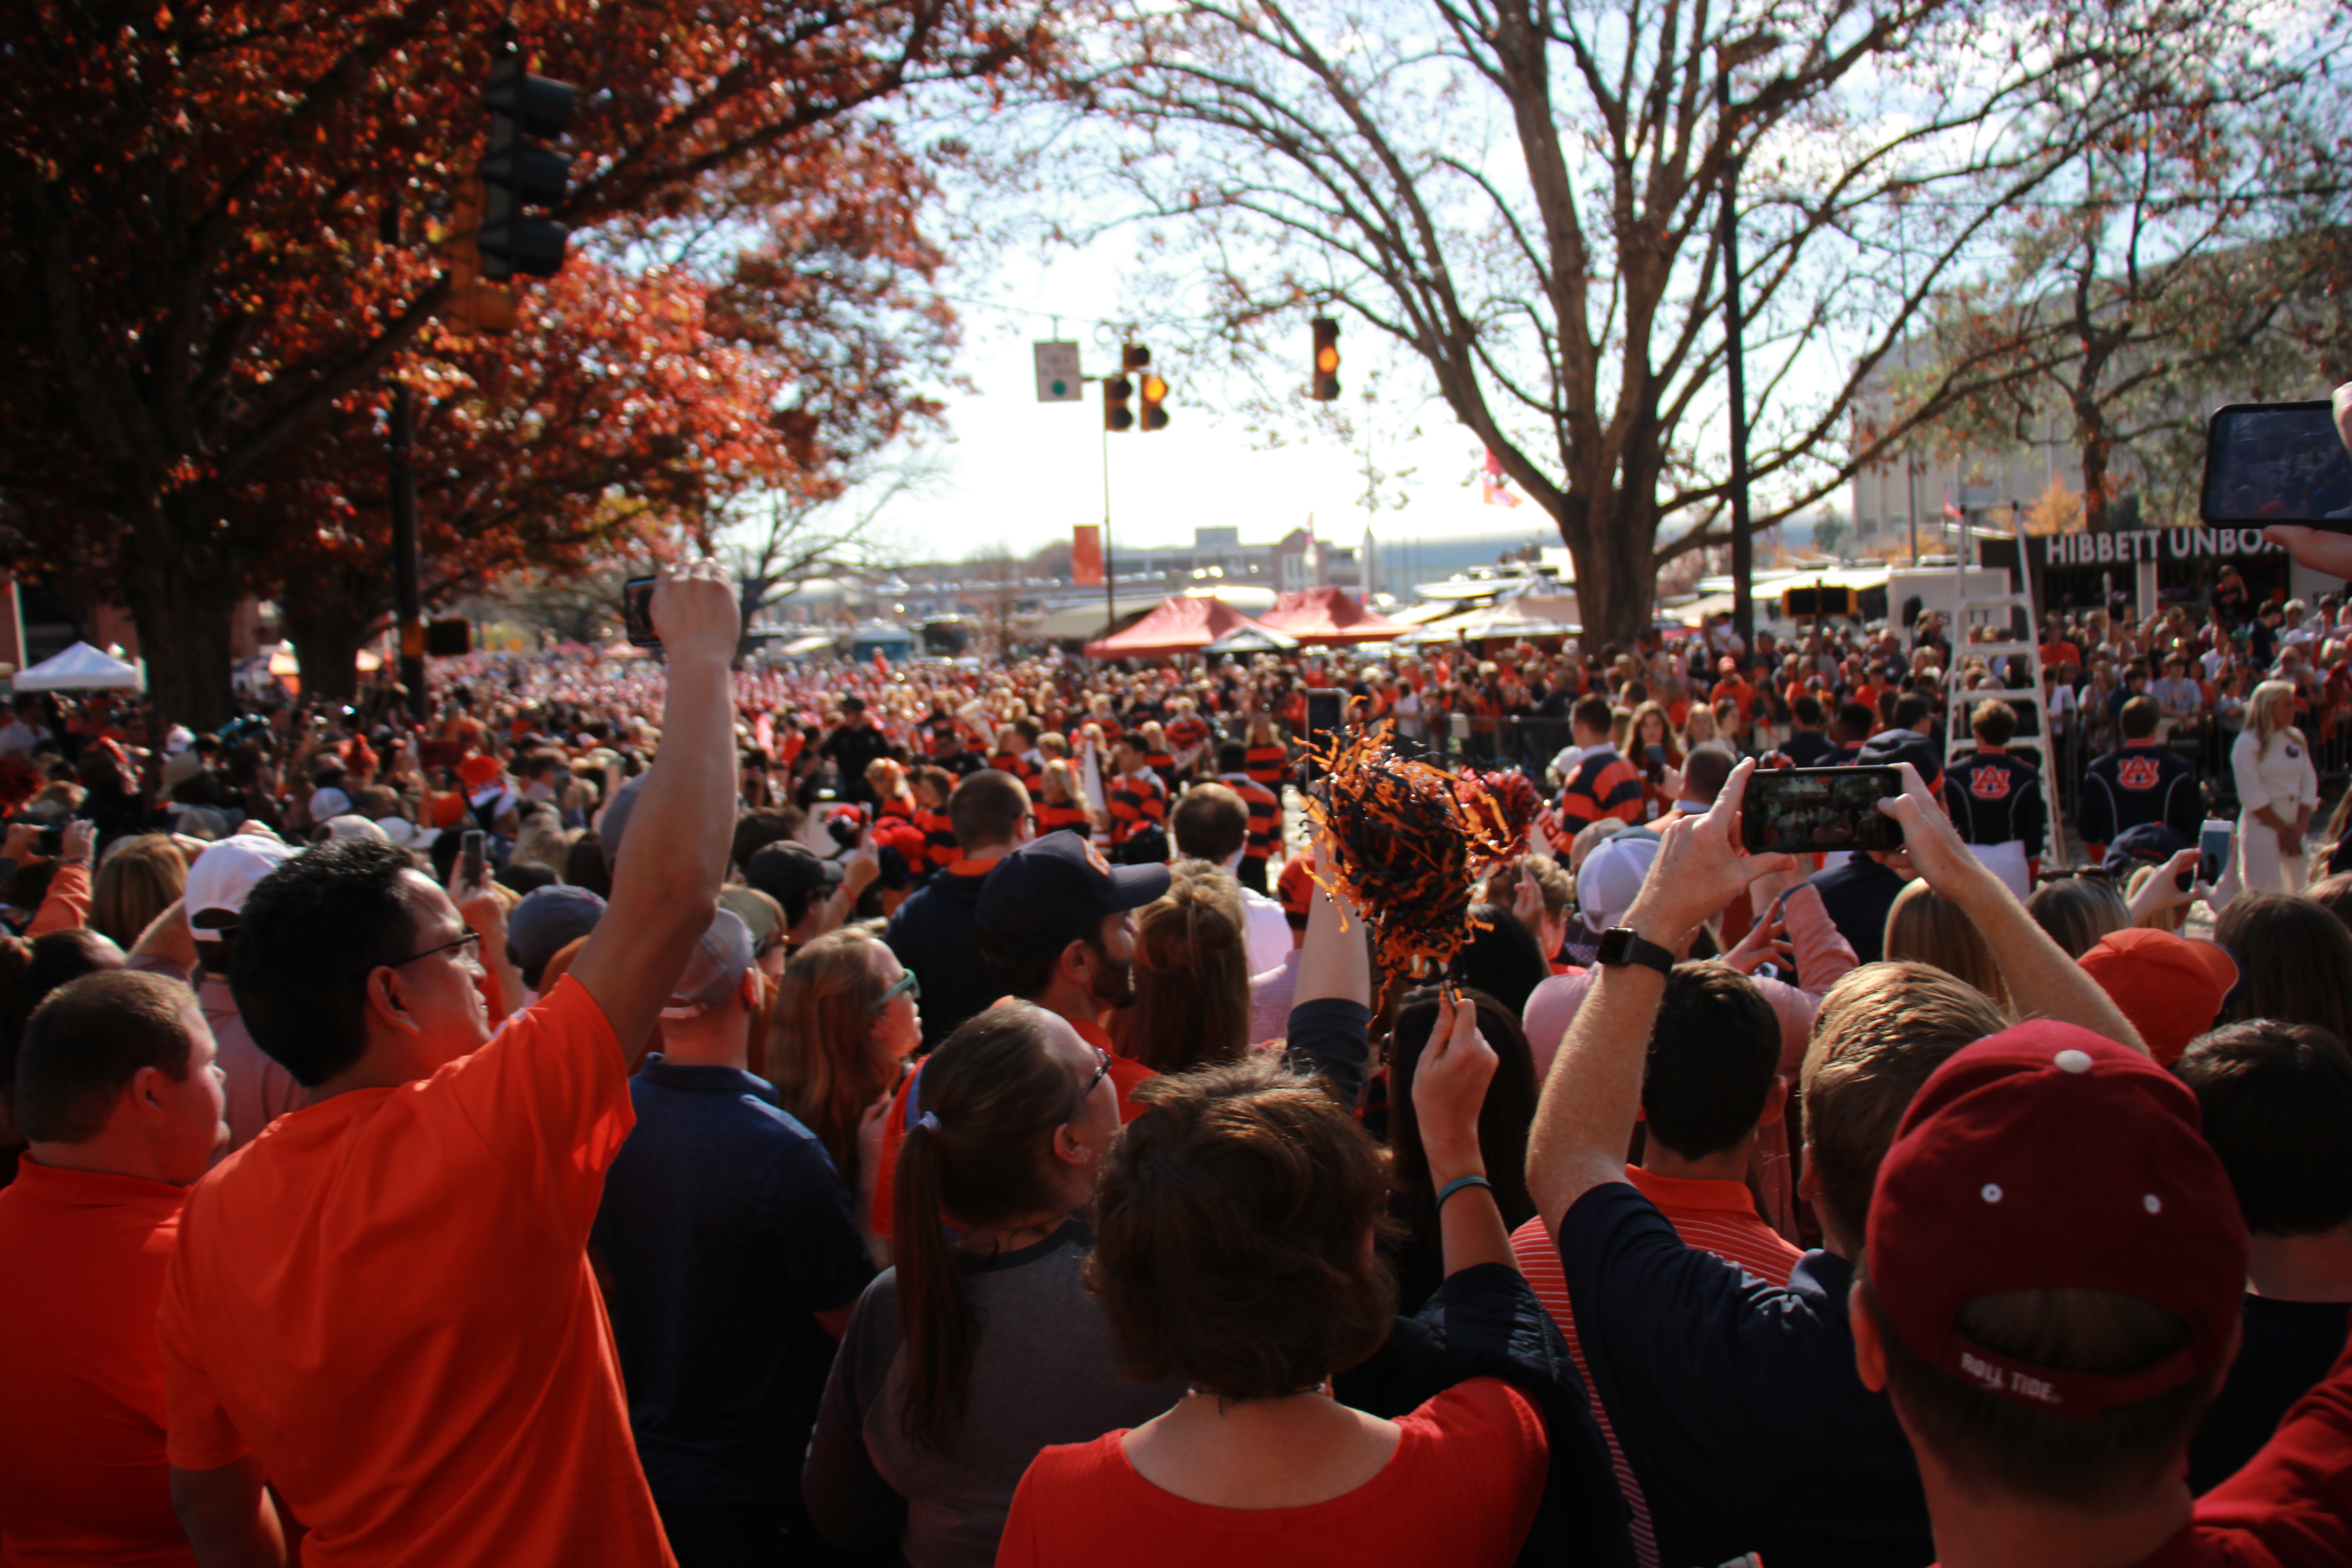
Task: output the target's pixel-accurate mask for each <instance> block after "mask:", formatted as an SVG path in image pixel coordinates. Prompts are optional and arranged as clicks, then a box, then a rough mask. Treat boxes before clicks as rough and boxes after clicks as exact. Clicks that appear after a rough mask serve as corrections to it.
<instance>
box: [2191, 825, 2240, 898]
mask: <svg viewBox="0 0 2352 1568" xmlns="http://www.w3.org/2000/svg"><path fill="white" fill-rule="evenodd" d="M2236 837H2237V824H2235V823H2233V822H2223V821H2221V820H2220V819H2218V818H2212V817H2209V818H2207V819H2206V822H2205V826H2203V827H2201V828H2200V829H2198V832H2197V853H2198V857H2199V859H2198V864H2197V875H2198V876H2199V877H2200V879H2202V880H2203V881H2204V882H2205V884H2206V885H2207V886H2208V887H2210V886H2211V885H2212V884H2214V883H2216V882H2219V881H2220V880H2221V874H2222V873H2223V872H2224V871H2227V870H2228V869H2229V868H2230V846H2231V841H2232V840H2234V839H2235V838H2236Z"/></svg>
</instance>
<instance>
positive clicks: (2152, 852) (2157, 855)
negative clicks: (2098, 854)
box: [2099, 822, 2189, 867]
mask: <svg viewBox="0 0 2352 1568" xmlns="http://www.w3.org/2000/svg"><path fill="white" fill-rule="evenodd" d="M2188 847H2189V840H2187V839H2186V838H2183V837H2180V835H2179V834H2178V833H2175V832H2174V831H2173V830H2172V829H2171V828H2169V827H2168V826H2165V825H2164V824H2163V823H2161V822H2143V823H2141V824H2140V825H2139V826H2137V827H2126V828H2125V829H2124V830H2123V831H2122V832H2121V833H2118V834H2116V837H2115V839H2114V841H2113V842H2112V843H2110V844H2109V845H2108V846H2107V854H2106V858H2105V859H2104V860H2102V861H2100V862H2099V864H2100V865H2102V866H2126V867H2127V866H2129V865H2130V864H2131V863H2132V862H2134V861H2136V860H2148V861H2153V862H2155V863H2156V864H2157V865H2159V866H2160V865H2162V864H2163V863H2164V862H2166V861H2167V860H2169V859H2171V858H2173V857H2174V856H2175V855H2178V854H2179V853H2180V852H2181V851H2182V850H2183V849H2186V848H2188Z"/></svg>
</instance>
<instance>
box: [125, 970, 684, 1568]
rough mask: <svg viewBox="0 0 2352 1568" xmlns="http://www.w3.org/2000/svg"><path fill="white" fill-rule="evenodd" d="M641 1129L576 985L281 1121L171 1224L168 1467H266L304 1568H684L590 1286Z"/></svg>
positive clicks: (166, 1293)
mask: <svg viewBox="0 0 2352 1568" xmlns="http://www.w3.org/2000/svg"><path fill="white" fill-rule="evenodd" d="M635 1120H636V1118H635V1112H634V1111H633V1110H632V1109H631V1107H630V1102H629V1089H628V1079H626V1078H625V1076H624V1075H623V1073H622V1071H621V1049H620V1047H619V1045H618V1044H617V1043H616V1042H615V1041H614V1037H613V1030H612V1026H611V1025H610V1024H609V1023H607V1022H606V1020H605V1017H604V1011H603V1009H602V1008H600V1007H598V1006H597V1005H596V1001H595V998H593V996H591V995H589V994H588V993H587V991H586V990H585V989H583V987H582V986H581V984H580V983H579V982H578V981H576V980H572V979H571V978H569V977H566V978H565V979H564V980H562V982H560V983H558V984H555V985H554V986H553V987H552V988H551V990H550V992H549V994H547V995H546V996H545V997H544V998H543V999H542V1000H541V1002H540V1003H539V1005H536V1006H534V1007H532V1008H530V1010H529V1011H527V1012H525V1013H522V1014H520V1015H519V1016H516V1017H515V1018H514V1019H512V1020H511V1021H509V1023H508V1025H507V1026H506V1027H505V1028H503V1029H501V1030H500V1031H499V1034H498V1036H497V1037H495V1038H493V1039H492V1040H491V1041H490V1042H489V1043H488V1045H486V1046H484V1047H482V1048H481V1049H479V1050H478V1051H475V1052H474V1053H473V1054H471V1055H470V1056H467V1057H465V1058H460V1059H459V1060H457V1061H455V1062H452V1063H450V1064H449V1065H448V1066H447V1067H445V1068H442V1069H441V1070H440V1071H439V1072H437V1073H436V1074H435V1075H434V1076H433V1077H432V1078H430V1079H425V1080H424V1081H421V1082H417V1083H409V1084H404V1085H402V1086H401V1087H399V1088H397V1089H353V1090H351V1091H349V1092H347V1093H344V1094H340V1095H337V1096H335V1097H334V1098H332V1099H331V1100H324V1101H321V1102H320V1103H319V1104H317V1105H312V1106H310V1107H308V1108H306V1109H304V1110H297V1111H293V1112H291V1113H289V1114H288V1115H286V1116H282V1117H280V1118H278V1120H277V1121H274V1122H272V1123H271V1124H270V1126H269V1128H268V1131H265V1132H263V1133H262V1135H261V1136H260V1137H258V1138H257V1139H255V1140H254V1141H253V1142H251V1143H248V1144H247V1145H246V1146H245V1147H244V1148H243V1149H241V1150H239V1151H237V1152H236V1153H235V1154H233V1155H231V1156H230V1157H229V1158H228V1159H227V1160H226V1161H225V1162H224V1163H221V1164H220V1165H219V1166H217V1167H215V1169H214V1171H213V1173H211V1175H209V1176H207V1177H206V1178H205V1181H204V1183H203V1184H201V1185H200V1186H198V1187H197V1188H196V1190H195V1191H194V1194H192V1195H191V1197H190V1198H189V1201H188V1205H187V1208H186V1210H185V1212H184V1215H183V1216H182V1219H181V1226H180V1245H179V1248H178V1251H177V1252H176V1254H175V1255H174V1257H173V1260H172V1267H171V1270H170V1273H169V1276H168V1278H167V1279H166V1281H165V1285H164V1290H163V1307H162V1310H161V1313H160V1314H159V1318H158V1322H157V1330H158V1333H159V1337H160V1338H161V1340H162V1342H163V1373H164V1380H165V1386H166V1388H167V1390H168V1394H169V1405H170V1423H169V1426H170V1434H171V1436H170V1455H171V1461H172V1463H173V1464H174V1465H176V1466H178V1467H179V1468H183V1469H196V1470H208V1469H215V1468H219V1467H220V1466H223V1465H226V1464H230V1463H233V1462H234V1461H236V1459H238V1458H242V1457H243V1456H245V1455H246V1454H247V1453H251V1454H253V1455H254V1456H255V1457H256V1458H258V1459H259V1461H260V1464H261V1468H262V1469H263V1471H264V1472H265V1473H266V1474H268V1477H269V1479H270V1483H271V1484H272V1485H273V1486H274V1487H275V1488H276V1489H277V1490H278V1495H279V1496H280V1497H282V1498H283V1499H284V1500H285V1501H286V1503H287V1506H288V1509H289V1511H291V1512H292V1513H293V1515H294V1516H295V1517H296V1518H297V1519H299V1520H300V1521H302V1522H303V1523H304V1524H305V1525H307V1526H309V1527H310V1535H309V1536H308V1538H306V1540H305V1541H304V1542H303V1547H302V1560H303V1563H304V1564H305V1568H341V1565H344V1564H352V1563H369V1564H373V1563H395V1562H397V1563H499V1564H502V1565H509V1568H516V1565H523V1564H531V1565H544V1568H593V1565H596V1564H605V1563H609V1564H613V1565H614V1568H622V1565H624V1564H626V1565H628V1568H641V1565H646V1564H667V1563H671V1562H672V1561H673V1559H672V1558H671V1556H670V1553H669V1549H668V1547H667V1544H666V1543H665V1542H664V1540H663V1537H662V1530H661V1523H660V1521H659V1519H658V1517H657V1516H656V1513H655V1511H654V1502H653V1495H652V1493H651V1492H649V1491H648V1490H647V1489H646V1480H645V1474H644V1472H643V1471H642V1470H641V1469H640V1468H638V1465H637V1455H636V1447H635V1442H634V1441H633V1439H632V1438H631V1436H630V1432H629V1416H628V1405H627V1402H626V1399H625V1395H624V1394H623V1392H622V1387H621V1373H620V1365H619V1363H618V1361H617V1360H616V1359H615V1357H614V1351H613V1336H612V1331H611V1330H610V1328H609V1327H608V1326H607V1324H606V1322H605V1319H604V1305H603V1303H602V1302H601V1301H600V1300H599V1299H598V1297H597V1294H596V1285H595V1281H594V1279H593V1278H592V1277H591V1275H590V1273H589V1269H588V1259H587V1243H588V1227H589V1225H590V1223H591V1222H592V1221H593V1220H594V1218H595V1217H596V1206H597V1204H598V1202H599V1200H600V1199H601V1198H602V1196H603V1194H604V1173H605V1171H606V1170H607V1169H609V1168H610V1166H611V1165H612V1163H613V1159H614V1156H615V1155H616V1154H618V1153H619V1152H620V1149H621V1142H622V1140H623V1139H625V1137H627V1135H628V1131H629V1129H630V1127H631V1126H633V1125H634V1124H635Z"/></svg>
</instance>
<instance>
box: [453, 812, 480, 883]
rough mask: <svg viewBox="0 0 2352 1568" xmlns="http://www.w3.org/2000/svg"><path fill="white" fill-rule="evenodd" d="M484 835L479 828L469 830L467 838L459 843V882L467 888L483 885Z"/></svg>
mask: <svg viewBox="0 0 2352 1568" xmlns="http://www.w3.org/2000/svg"><path fill="white" fill-rule="evenodd" d="M482 845H483V834H482V830H481V829H480V828H478V827H474V828H468V829H467V832H466V837H463V838H461V839H459V840H458V841H457V882H458V886H460V887H465V888H478V887H480V886H481V885H482Z"/></svg>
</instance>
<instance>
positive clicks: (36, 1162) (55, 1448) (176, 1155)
mask: <svg viewBox="0 0 2352 1568" xmlns="http://www.w3.org/2000/svg"><path fill="white" fill-rule="evenodd" d="M227 1104H228V1101H227V1096H226V1091H225V1089H224V1087H223V1079H222V1076H221V1073H220V1069H219V1068H217V1067H215V1065H214V1062H213V1037H212V1032H211V1031H210V1030H208V1029H206V1028H205V1020H204V1016H203V1015H202V1014H201V1013H199V1012H198V1011H197V1010H196V999H195V997H194V995H193V994H191V993H190V992H189V991H188V989H187V987H186V986H184V985H181V984H177V983H176V982H173V981H170V980H166V979H164V978H163V976H162V975H160V974H142V973H131V972H129V971H125V970H111V971H104V972H101V973H96V974H87V975H84V976H83V977H82V978H80V979H79V980H76V981H73V982H71V983H69V984H66V985H62V986H60V987H58V990H57V991H55V992H54V993H52V994H50V996H49V997H48V999H47V1001H46V1002H45V1003H43V1004H42V1005H41V1007H40V1009H39V1010H38V1011H37V1012H36V1013H35V1014H34V1015H33V1017H32V1021H31V1022H30V1023H29V1024H27V1025H26V1027H25V1039H24V1046H23V1048H22V1050H21V1051H20V1053H19V1054H18V1057H17V1059H16V1115H17V1119H18V1121H19V1122H20V1124H21V1125H22V1127H23V1129H24V1131H25V1135H26V1138H27V1139H28V1140H29V1141H30V1142H31V1145H32V1147H31V1149H30V1151H29V1152H27V1154H26V1158H25V1159H24V1161H23V1162H22V1163H20V1164H19V1165H18V1167H17V1171H16V1182H15V1183H14V1184H12V1185H10V1186H9V1187H8V1188H7V1189H6V1190H5V1191H0V1278H5V1279H7V1281H8V1288H7V1289H5V1290H0V1388H5V1389H6V1390H7V1391H8V1395H7V1397H8V1418H7V1419H6V1420H5V1421H0V1563H8V1564H10V1565H11V1568H53V1565H55V1568H63V1565H64V1564H67V1563H77V1564H87V1563H113V1564H122V1565H125V1568H128V1565H130V1564H138V1565H140V1568H165V1565H170V1568H179V1565H181V1564H185V1565H187V1568H194V1563H195V1562H196V1558H195V1554H194V1552H192V1551H191V1550H190V1549H189V1546H188V1537H187V1535H186V1533H185V1532H184V1531H183V1530H182V1529H181V1527H180V1521H179V1519H178V1518H177V1517H176V1516H175V1515H174V1514H173V1511H172V1495H171V1479H170V1471H169V1469H168V1468H167V1467H166V1466H165V1465H164V1462H163V1363H162V1360H161V1358H160V1357H159V1356H158V1355H157V1354H156V1350H155V1301H156V1298H157V1297H159V1296H160V1295H161V1294H162V1293H163V1269H164V1267H165V1265H167V1264H168V1263H169V1262H170V1261H171V1258H172V1247H173V1240H174V1238H175V1237H176V1236H177V1234H178V1230H179V1224H180V1205H181V1204H182V1203H183V1202H184V1201H185V1200H186V1198H187V1195H188V1188H189V1186H190V1185H191V1184H194V1182H195V1181H196V1180H197V1178H199V1177H201V1176H202V1175H203V1174H204V1173H205V1169H206V1167H208V1166H209V1165H210V1164H211V1163H212V1158H213V1152H214V1151H215V1150H216V1149H218V1148H219V1147H221V1145H222V1144H224V1143H226V1142H228V1121H227ZM248 1523H249V1525H250V1526H251V1528H253V1529H254V1530H256V1531H262V1532H263V1533H264V1534H265V1536H274V1531H275V1530H276V1521H275V1519H274V1517H271V1516H268V1515H266V1514H265V1513H264V1511H263V1510H261V1509H259V1508H256V1509H255V1510H254V1512H253V1513H252V1515H250V1516H249V1519H248Z"/></svg>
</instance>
